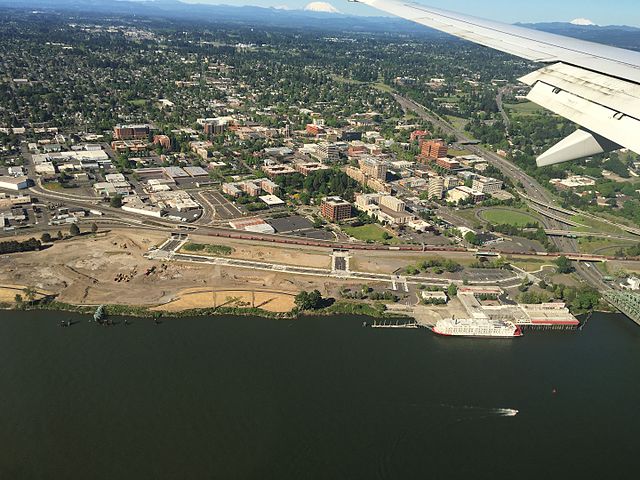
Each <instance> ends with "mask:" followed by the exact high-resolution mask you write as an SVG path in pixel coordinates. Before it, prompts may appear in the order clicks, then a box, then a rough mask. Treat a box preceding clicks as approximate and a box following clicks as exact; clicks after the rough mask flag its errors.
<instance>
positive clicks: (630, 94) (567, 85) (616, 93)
mask: <svg viewBox="0 0 640 480" xmlns="http://www.w3.org/2000/svg"><path fill="white" fill-rule="evenodd" d="M520 80H521V81H522V82H524V83H526V84H527V85H529V86H534V85H535V84H536V83H537V82H544V83H546V84H549V85H553V86H554V87H557V88H559V89H561V90H565V91H567V92H570V93H572V94H573V95H576V96H578V97H581V98H584V99H586V100H589V101H590V102H593V103H596V104H598V105H602V106H605V107H607V108H610V109H611V110H614V111H615V112H618V113H622V114H625V115H628V116H630V117H634V118H636V119H639V120H640V85H637V84H635V83H632V82H627V81H624V80H620V79H617V78H612V77H608V76H606V75H602V74H600V73H596V72H591V71H588V70H585V69H582V68H578V67H574V66H571V65H565V64H562V63H559V64H555V65H550V66H547V67H544V68H541V69H540V70H537V71H535V72H533V73H530V74H529V75H526V76H524V77H522V78H521V79H520Z"/></svg>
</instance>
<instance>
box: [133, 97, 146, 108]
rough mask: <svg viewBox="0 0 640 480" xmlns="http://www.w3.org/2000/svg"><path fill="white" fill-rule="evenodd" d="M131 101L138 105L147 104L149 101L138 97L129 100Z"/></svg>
mask: <svg viewBox="0 0 640 480" xmlns="http://www.w3.org/2000/svg"><path fill="white" fill-rule="evenodd" d="M129 103H130V104H131V105H134V106H136V107H144V106H145V105H146V104H147V101H146V100H145V99H144V98H138V99H136V100H129Z"/></svg>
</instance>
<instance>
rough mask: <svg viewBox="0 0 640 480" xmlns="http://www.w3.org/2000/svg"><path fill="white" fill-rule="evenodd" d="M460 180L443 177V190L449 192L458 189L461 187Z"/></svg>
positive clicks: (451, 176) (454, 177) (452, 177)
mask: <svg viewBox="0 0 640 480" xmlns="http://www.w3.org/2000/svg"><path fill="white" fill-rule="evenodd" d="M462 183H463V182H462V180H461V179H460V178H458V177H456V176H454V175H447V176H446V177H444V189H445V191H446V190H451V189H452V188H456V187H459V186H460V185H462Z"/></svg>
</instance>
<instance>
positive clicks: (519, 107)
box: [504, 102, 544, 115]
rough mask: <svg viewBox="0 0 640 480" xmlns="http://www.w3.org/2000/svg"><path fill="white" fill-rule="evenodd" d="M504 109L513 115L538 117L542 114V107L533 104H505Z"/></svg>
mask: <svg viewBox="0 0 640 480" xmlns="http://www.w3.org/2000/svg"><path fill="white" fill-rule="evenodd" d="M504 109H505V110H506V111H507V112H509V113H513V114H515V115H538V114H540V113H542V112H544V109H543V108H542V107H540V106H539V105H536V104H535V103H533V102H522V103H505V104H504Z"/></svg>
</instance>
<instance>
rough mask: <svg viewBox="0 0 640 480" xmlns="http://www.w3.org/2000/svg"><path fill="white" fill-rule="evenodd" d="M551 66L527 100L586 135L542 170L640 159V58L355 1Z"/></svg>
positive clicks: (550, 156) (534, 80)
mask: <svg viewBox="0 0 640 480" xmlns="http://www.w3.org/2000/svg"><path fill="white" fill-rule="evenodd" d="M350 1H355V2H356V3H364V4H367V5H369V6H371V7H373V8H377V9H379V10H383V11H385V12H388V13H391V14H393V15H397V16H399V17H402V18H406V19H407V20H411V21H414V22H417V23H421V24H423V25H426V26H428V27H431V28H435V29H436V30H440V31H443V32H446V33H449V34H451V35H455V36H457V37H460V38H464V39H466V40H470V41H472V42H475V43H479V44H480V45H484V46H486V47H490V48H494V49H496V50H500V51H503V52H506V53H510V54H512V55H516V56H518V57H522V58H525V59H527V60H531V61H535V62H540V63H544V64H545V66H544V67H543V68H541V69H540V70H537V71H535V72H533V73H531V74H529V75H526V76H524V77H523V78H521V79H520V80H521V81H522V82H524V83H526V84H527V85H529V86H531V92H530V93H529V95H528V96H527V98H528V99H529V100H531V101H533V102H535V103H537V104H539V105H541V106H543V107H545V108H547V109H549V110H551V111H552V112H554V113H556V114H558V115H560V116H563V117H565V118H567V119H569V120H571V121H573V122H575V123H577V124H578V125H580V126H581V127H583V128H582V129H580V130H578V131H576V132H575V133H573V134H571V135H570V136H569V137H567V138H565V139H564V140H562V141H561V142H560V143H558V144H557V145H555V146H554V147H552V148H551V149H550V150H548V151H547V152H545V153H544V154H542V155H541V156H540V157H539V158H538V161H537V163H538V165H539V166H545V165H553V164H555V163H560V162H565V161H569V160H574V159H577V158H583V157H586V156H590V155H595V154H597V153H602V152H607V151H612V150H616V149H620V148H623V147H626V148H629V149H630V150H633V151H634V152H636V153H640V52H633V51H630V50H624V49H621V48H616V47H609V46H606V45H601V44H598V43H593V42H587V41H584V40H578V39H574V38H569V37H564V36H561V35H554V34H552V33H546V32H540V31H537V30H532V29H528V28H524V27H518V26H516V25H508V24H504V23H499V22H494V21H490V20H484V19H480V18H475V17H471V16H467V15H461V14H458V13H453V12H449V11H446V10H440V9H437V8H432V7H426V6H424V5H420V4H417V3H410V2H403V1H401V0H350Z"/></svg>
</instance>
